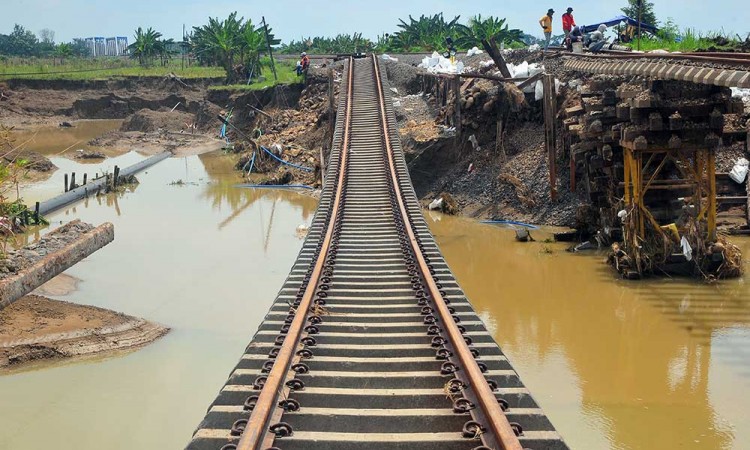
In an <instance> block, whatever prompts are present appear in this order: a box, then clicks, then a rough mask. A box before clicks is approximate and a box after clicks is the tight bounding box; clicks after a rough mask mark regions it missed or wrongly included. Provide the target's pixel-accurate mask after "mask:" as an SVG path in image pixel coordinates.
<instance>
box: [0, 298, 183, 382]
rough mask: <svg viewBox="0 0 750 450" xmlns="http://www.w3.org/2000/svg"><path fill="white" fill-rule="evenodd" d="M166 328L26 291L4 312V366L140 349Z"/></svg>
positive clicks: (0, 330) (0, 353)
mask: <svg viewBox="0 0 750 450" xmlns="http://www.w3.org/2000/svg"><path fill="white" fill-rule="evenodd" d="M168 332H169V328H166V327H163V326H161V325H158V324H154V323H151V322H148V321H145V320H143V319H139V318H136V317H131V316H127V315H125V314H121V313H118V312H115V311H110V310H107V309H103V308H96V307H93V306H82V305H76V304H73V303H68V302H63V301H58V300H52V299H49V298H46V297H41V296H38V295H28V296H26V297H23V298H22V299H20V300H18V301H17V302H15V303H14V304H12V305H10V306H8V307H7V308H5V309H3V310H2V311H0V370H13V369H18V368H22V367H24V366H27V365H28V364H30V363H32V362H39V361H48V360H62V359H68V358H73V357H80V356H85V355H93V354H106V353H108V352H113V351H115V350H128V349H136V348H140V347H142V346H144V345H146V344H149V343H151V342H153V341H155V340H157V339H158V338H160V337H162V336H164V335H165V334H167V333H168Z"/></svg>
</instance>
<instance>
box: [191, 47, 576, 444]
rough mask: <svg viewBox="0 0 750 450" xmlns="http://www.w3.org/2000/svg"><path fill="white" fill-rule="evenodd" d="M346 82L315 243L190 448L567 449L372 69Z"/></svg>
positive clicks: (367, 65)
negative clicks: (448, 254)
mask: <svg viewBox="0 0 750 450" xmlns="http://www.w3.org/2000/svg"><path fill="white" fill-rule="evenodd" d="M345 73H346V74H347V76H345V77H344V81H343V82H342V89H341V98H340V101H339V115H338V119H337V127H336V133H335V136H334V151H333V152H332V155H331V163H330V170H329V174H328V177H327V179H326V183H325V187H324V191H323V194H322V197H321V202H320V206H319V208H318V212H317V213H316V216H315V219H314V221H313V225H312V227H311V229H310V234H309V235H308V237H307V239H306V241H305V244H304V246H303V248H302V250H301V252H300V254H299V257H298V259H297V262H296V264H295V265H294V266H293V268H292V271H291V273H290V275H289V277H288V278H287V281H286V283H285V285H284V287H283V288H282V290H281V292H280V294H279V296H278V297H277V299H276V301H275V303H274V304H273V306H272V308H271V311H270V312H269V313H268V315H267V316H266V319H265V321H264V322H263V324H262V325H261V327H260V329H259V331H258V332H257V334H256V335H255V337H254V339H253V341H252V342H251V343H250V344H249V345H248V347H247V349H246V351H245V354H244V355H243V356H242V359H241V360H240V362H239V364H238V365H237V367H236V368H235V369H234V371H233V372H232V373H231V375H230V377H229V380H228V381H227V383H226V385H225V386H224V387H223V388H222V390H221V392H220V393H219V396H218V397H217V399H216V400H215V401H214V403H213V404H212V405H211V407H210V408H209V410H208V413H207V415H206V417H205V419H204V420H203V422H202V423H201V425H200V427H199V428H198V430H197V431H196V433H195V435H194V436H193V440H192V441H191V442H190V444H189V445H188V449H189V450H219V449H221V450H236V449H242V450H267V449H283V450H302V449H330V450H350V449H351V450H360V449H361V450H373V449H383V450H396V449H399V450H400V449H404V450H406V449H410V450H413V449H418V450H419V449H424V450H427V449H447V450H453V449H456V450H459V449H460V450H470V449H495V450H500V449H514V450H520V449H523V448H528V449H567V446H566V445H565V443H564V442H563V441H562V439H561V438H560V436H559V435H558V434H557V433H556V432H555V430H554V428H553V426H552V425H551V423H550V422H549V420H547V418H546V416H545V415H544V414H543V412H542V411H541V410H540V409H539V407H538V405H537V404H536V402H535V401H534V399H533V398H532V397H531V396H530V394H529V392H528V391H527V390H526V389H525V388H524V386H523V384H522V383H521V381H520V379H519V377H518V375H517V374H516V372H515V371H514V370H513V368H512V367H511V365H510V363H509V362H508V360H507V359H506V358H505V356H504V355H503V353H502V352H501V351H500V349H499V348H498V346H497V344H495V342H494V341H493V339H492V336H491V335H490V334H489V333H488V332H487V330H486V329H485V327H484V325H483V324H482V322H481V320H479V318H478V317H477V315H476V314H475V313H474V311H473V309H472V307H471V305H470V303H469V301H468V300H467V298H466V297H465V295H464V293H463V292H462V291H461V289H460V287H459V286H458V283H457V282H456V280H455V279H454V277H453V275H452V274H451V272H450V270H449V268H448V266H447V264H446V263H445V261H444V260H443V257H442V255H441V254H440V251H439V249H438V248H437V245H436V244H435V241H434V239H433V237H432V236H431V234H430V232H429V230H428V228H427V224H426V222H425V221H424V219H423V217H422V215H421V210H420V207H419V203H418V201H417V197H416V195H415V194H414V190H413V188H412V186H411V182H410V179H409V175H408V172H407V170H406V163H405V161H404V158H403V153H402V151H401V148H400V143H399V139H398V132H397V128H396V123H395V118H394V117H395V116H394V113H393V110H392V101H391V99H390V96H389V95H388V92H389V91H388V89H387V83H386V82H385V80H384V74H383V71H381V69H380V67H379V65H378V63H377V59H375V58H368V59H358V60H350V61H349V62H348V64H347V67H346V70H345Z"/></svg>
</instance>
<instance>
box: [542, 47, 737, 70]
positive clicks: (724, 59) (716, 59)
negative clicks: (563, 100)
mask: <svg viewBox="0 0 750 450" xmlns="http://www.w3.org/2000/svg"><path fill="white" fill-rule="evenodd" d="M555 54H558V55H562V56H572V57H576V58H594V59H654V60H658V59H668V60H688V61H698V62H706V63H715V64H728V65H740V66H750V54H748V53H732V54H731V55H732V56H728V55H721V56H719V55H718V54H717V53H711V54H709V55H708V56H704V55H702V54H701V53H700V52H695V53H629V52H620V51H616V50H606V51H602V52H601V53H598V54H592V53H572V52H557V53H555Z"/></svg>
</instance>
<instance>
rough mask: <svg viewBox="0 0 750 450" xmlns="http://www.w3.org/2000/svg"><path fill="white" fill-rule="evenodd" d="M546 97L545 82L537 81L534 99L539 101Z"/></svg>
mask: <svg viewBox="0 0 750 450" xmlns="http://www.w3.org/2000/svg"><path fill="white" fill-rule="evenodd" d="M543 98H544V84H543V83H542V82H541V80H540V81H537V82H536V84H535V85H534V100H536V101H539V100H541V99H543Z"/></svg>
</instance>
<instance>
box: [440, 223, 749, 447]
mask: <svg viewBox="0 0 750 450" xmlns="http://www.w3.org/2000/svg"><path fill="white" fill-rule="evenodd" d="M431 228H432V230H433V232H434V233H435V234H436V237H437V239H438V242H439V244H440V245H441V249H442V250H443V252H444V253H445V255H446V258H447V259H448V262H449V263H450V265H451V267H452V269H453V270H454V271H455V273H456V275H457V277H458V278H459V281H460V282H461V284H462V286H463V287H464V289H465V290H466V291H467V293H468V295H469V297H470V298H471V300H472V303H473V304H474V305H475V307H476V309H477V310H478V312H479V313H480V315H482V316H483V317H486V318H489V323H490V328H492V329H493V332H494V335H495V338H496V339H497V341H498V343H499V344H500V345H501V346H502V347H503V349H504V350H505V351H506V353H508V355H509V357H510V359H511V361H512V362H513V363H514V365H515V367H516V369H517V370H518V371H519V372H520V373H521V376H522V377H523V379H524V381H525V382H526V383H527V384H528V385H529V388H530V389H531V390H532V392H533V393H534V394H535V396H536V397H537V399H538V400H539V401H540V402H541V403H542V405H543V407H545V409H546V411H547V413H548V414H550V416H551V418H552V420H553V422H554V423H555V424H556V426H557V427H558V429H559V430H560V431H561V432H562V433H563V435H564V437H565V438H566V439H567V440H568V441H569V443H570V444H571V447H572V448H616V449H663V448H687V449H726V448H746V444H747V443H748V442H750V441H748V436H749V434H748V433H750V420H748V415H747V414H748V413H747V412H746V411H744V410H742V408H739V407H738V405H739V404H747V403H748V401H750V383H748V379H747V377H746V375H745V374H746V373H747V366H748V364H750V358H748V357H747V356H748V353H749V352H747V351H745V352H744V358H743V357H738V358H734V359H729V358H725V357H715V356H714V353H715V352H717V351H721V352H724V351H725V350H724V349H725V348H726V347H728V346H738V347H741V348H745V349H747V348H750V347H748V345H750V334H749V333H747V328H746V326H747V321H748V316H749V314H748V313H749V312H750V311H749V308H750V306H749V305H748V302H749V301H750V289H749V288H748V285H747V284H746V283H745V282H744V281H743V280H740V281H737V280H735V281H727V282H722V283H720V284H718V285H711V286H709V285H705V284H702V283H697V282H690V281H686V280H650V281H646V282H639V283H633V282H626V281H620V280H617V279H615V277H614V275H613V273H612V271H611V270H610V269H609V268H608V267H607V266H606V265H605V264H603V263H602V260H603V257H602V256H601V255H600V256H582V255H573V254H568V253H566V252H564V251H562V250H563V247H562V246H558V245H556V244H543V243H539V242H537V243H532V244H521V243H516V242H514V240H513V234H512V232H509V231H503V230H498V229H493V228H489V227H487V226H483V225H478V224H474V223H471V222H468V221H465V220H460V219H454V218H443V219H442V220H441V221H439V222H432V223H431ZM535 237H537V238H541V239H543V238H544V236H535ZM550 245H551V246H553V247H554V249H555V253H554V254H552V255H548V254H546V253H544V252H541V251H540V250H541V248H542V247H544V246H550ZM741 245H742V246H743V250H744V251H745V252H746V254H750V241H748V240H744V241H741ZM727 329H731V330H736V329H741V330H744V332H742V333H736V332H734V333H730V335H731V337H727V336H725V335H724V332H725V331H726V330H727ZM728 392H732V395H727V393H728Z"/></svg>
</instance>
